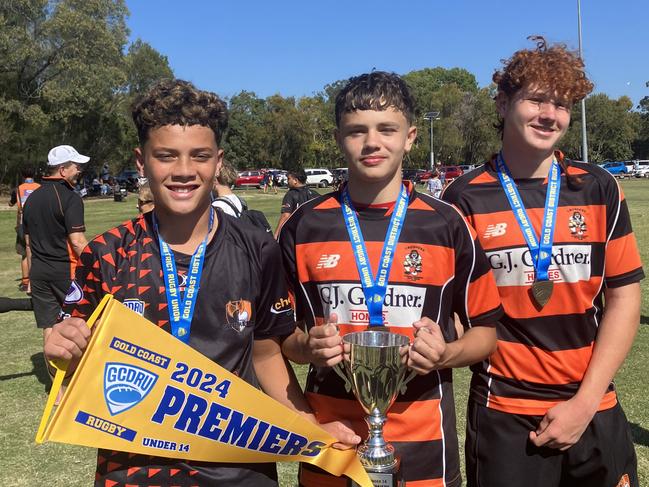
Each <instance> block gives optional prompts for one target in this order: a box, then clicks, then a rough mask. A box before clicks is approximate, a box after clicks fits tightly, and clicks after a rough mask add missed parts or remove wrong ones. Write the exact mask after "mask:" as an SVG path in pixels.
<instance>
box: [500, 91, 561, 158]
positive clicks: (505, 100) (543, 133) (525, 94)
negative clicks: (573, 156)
mask: <svg viewBox="0 0 649 487" xmlns="http://www.w3.org/2000/svg"><path fill="white" fill-rule="evenodd" d="M558 98H559V97H557V96H556V95H555V94H553V93H551V91H550V90H547V89H542V88H539V87H535V86H533V85H531V86H530V85H528V86H524V87H523V88H521V89H520V90H519V91H518V92H516V93H515V94H514V95H513V96H511V97H508V96H507V95H505V94H504V93H500V94H499V95H498V98H497V99H496V105H497V107H498V113H499V114H500V116H501V117H502V118H503V120H504V121H505V127H504V132H503V142H504V143H513V144H517V145H521V144H522V145H524V146H526V147H527V148H531V149H537V150H539V151H551V150H553V149H554V148H555V147H556V145H557V143H558V142H559V140H560V139H561V137H563V136H564V134H565V133H566V131H567V130H568V126H569V125H570V109H571V106H570V105H569V104H568V103H566V102H562V101H560V100H559V99H558Z"/></svg>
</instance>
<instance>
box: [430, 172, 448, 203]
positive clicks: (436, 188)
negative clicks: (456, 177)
mask: <svg viewBox="0 0 649 487" xmlns="http://www.w3.org/2000/svg"><path fill="white" fill-rule="evenodd" d="M426 187H427V188H428V194H430V195H432V196H434V197H435V198H439V196H440V195H441V194H442V190H443V189H444V186H443V185H442V181H440V179H439V173H438V172H437V171H433V173H432V174H431V175H430V178H428V181H426Z"/></svg>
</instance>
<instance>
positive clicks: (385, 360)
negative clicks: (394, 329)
mask: <svg viewBox="0 0 649 487" xmlns="http://www.w3.org/2000/svg"><path fill="white" fill-rule="evenodd" d="M409 344H410V340H409V339H408V337H407V336H404V335H399V334H397V333H390V332H388V331H361V332H356V333H349V334H347V335H345V336H344V337H343V346H344V349H345V359H344V360H343V362H342V364H339V366H340V367H338V366H337V367H334V370H335V371H336V373H337V374H338V375H339V376H341V377H342V378H343V380H344V381H345V388H346V389H347V392H349V391H350V390H352V391H354V395H355V396H356V399H358V402H360V403H361V406H362V407H363V410H364V411H365V412H366V413H367V416H366V417H365V421H366V422H367V425H368V428H369V437H368V438H367V440H366V441H365V443H363V444H362V445H361V446H359V447H358V450H357V453H358V456H359V458H360V461H361V464H362V465H363V467H365V470H366V471H367V473H368V474H369V476H370V478H371V479H372V482H373V483H374V485H376V486H382V487H393V486H394V487H398V486H402V485H405V484H404V483H403V481H402V480H401V475H400V472H399V463H400V461H399V458H397V457H396V456H395V454H394V447H393V446H392V445H390V444H389V443H387V442H386V441H385V438H383V424H384V423H385V421H386V419H387V417H386V415H387V412H388V409H390V406H392V403H394V400H395V399H396V397H397V395H398V394H399V393H401V394H403V393H404V392H405V390H406V384H407V383H408V382H409V381H410V380H411V379H412V378H413V377H414V376H415V375H416V373H414V372H412V373H411V374H410V375H409V376H408V378H406V377H405V375H406V370H407V365H406V362H407V359H408V355H407V353H406V352H407V349H406V348H404V347H407V346H408V345H409ZM341 369H343V370H344V373H343V372H342V371H341ZM351 485H356V484H355V483H353V482H352V483H351Z"/></svg>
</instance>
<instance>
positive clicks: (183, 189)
mask: <svg viewBox="0 0 649 487" xmlns="http://www.w3.org/2000/svg"><path fill="white" fill-rule="evenodd" d="M197 188H198V186H195V185H192V186H167V189H168V190H169V191H171V192H173V193H177V194H189V193H191V192H192V191H194V190H195V189H197Z"/></svg>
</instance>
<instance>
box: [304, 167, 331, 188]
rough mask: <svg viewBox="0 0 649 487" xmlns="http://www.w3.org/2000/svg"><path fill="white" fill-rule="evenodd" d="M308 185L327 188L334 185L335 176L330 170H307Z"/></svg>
mask: <svg viewBox="0 0 649 487" xmlns="http://www.w3.org/2000/svg"><path fill="white" fill-rule="evenodd" d="M304 172H305V173H306V184H307V185H308V186H318V187H319V188H326V187H327V186H331V185H332V184H333V183H334V175H333V174H331V171H330V170H329V169H305V170H304Z"/></svg>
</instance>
